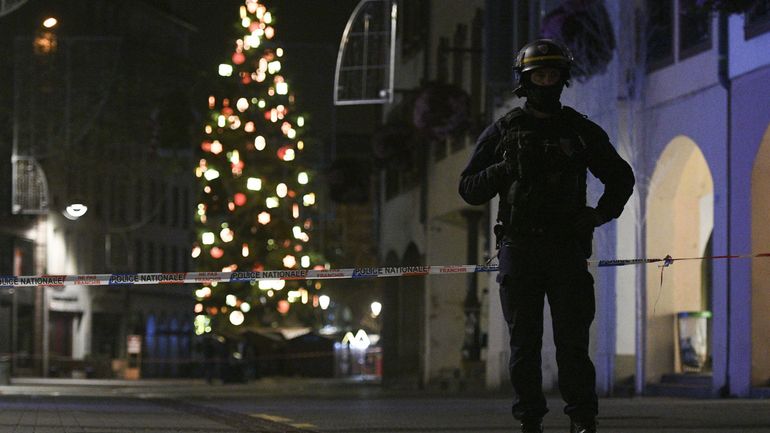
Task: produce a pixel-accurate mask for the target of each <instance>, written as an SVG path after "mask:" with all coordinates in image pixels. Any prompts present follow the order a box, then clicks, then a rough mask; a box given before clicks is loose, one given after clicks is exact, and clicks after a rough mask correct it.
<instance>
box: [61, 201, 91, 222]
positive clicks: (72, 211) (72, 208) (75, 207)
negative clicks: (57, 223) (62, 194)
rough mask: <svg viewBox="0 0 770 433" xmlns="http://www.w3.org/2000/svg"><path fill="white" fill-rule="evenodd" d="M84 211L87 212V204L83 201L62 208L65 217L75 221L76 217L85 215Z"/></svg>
mask: <svg viewBox="0 0 770 433" xmlns="http://www.w3.org/2000/svg"><path fill="white" fill-rule="evenodd" d="M86 212H88V206H86V205H85V204H83V203H80V202H76V203H72V204H70V205H69V206H67V207H66V208H64V212H62V213H63V214H64V216H65V217H66V218H67V219H69V220H72V221H75V220H76V219H78V218H80V217H82V216H83V215H85V214H86Z"/></svg>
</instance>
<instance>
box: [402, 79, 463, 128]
mask: <svg viewBox="0 0 770 433" xmlns="http://www.w3.org/2000/svg"><path fill="white" fill-rule="evenodd" d="M412 121H413V123H414V126H415V127H417V129H419V130H420V131H421V132H422V133H424V134H425V135H426V136H427V137H428V138H429V139H431V140H445V139H447V138H449V137H450V136H452V135H457V134H461V133H464V132H465V131H467V130H468V128H469V127H470V97H469V96H468V94H467V93H466V92H465V91H464V90H463V89H461V88H460V87H458V86H455V85H452V84H446V83H430V84H427V85H426V86H424V87H423V89H422V90H421V91H420V93H419V94H418V96H417V98H416V99H415V101H414V112H413V119H412Z"/></svg>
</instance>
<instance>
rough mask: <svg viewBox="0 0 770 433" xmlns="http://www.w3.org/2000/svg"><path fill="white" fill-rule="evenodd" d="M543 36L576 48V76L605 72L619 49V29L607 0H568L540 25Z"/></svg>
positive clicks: (573, 53)
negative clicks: (613, 23)
mask: <svg viewBox="0 0 770 433" xmlns="http://www.w3.org/2000/svg"><path fill="white" fill-rule="evenodd" d="M540 29H541V30H540V36H541V37H543V38H548V39H555V40H558V41H561V42H563V43H564V44H565V45H567V47H569V49H570V50H571V51H572V55H573V56H574V57H575V64H574V66H573V68H572V77H573V78H575V79H576V80H578V81H584V80H587V79H588V78H590V77H592V76H594V75H599V74H603V73H604V72H606V70H607V65H609V63H610V61H611V60H612V56H613V52H614V51H615V32H614V30H613V28H612V22H611V21H610V17H609V14H608V13H607V9H606V8H605V7H604V1H603V0H565V1H563V2H562V3H561V5H559V6H558V7H556V8H555V9H553V10H552V11H550V12H549V13H548V14H547V15H546V16H545V17H544V18H543V21H542V23H541V25H540Z"/></svg>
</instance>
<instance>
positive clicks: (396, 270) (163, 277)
mask: <svg viewBox="0 0 770 433" xmlns="http://www.w3.org/2000/svg"><path fill="white" fill-rule="evenodd" d="M756 257H770V253H761V254H741V255H722V256H706V257H681V258H672V257H671V256H666V257H664V258H646V259H614V260H588V261H587V263H588V264H589V265H595V266H598V267H615V266H629V265H641V264H650V263H663V265H661V266H662V267H668V266H670V265H671V264H673V263H674V262H677V261H684V260H716V259H744V258H756ZM496 271H497V265H446V266H385V267H367V268H346V269H283V270H274V271H235V272H168V273H136V274H132V273H122V274H79V275H37V276H16V275H10V276H0V288H13V287H34V286H46V287H64V286H133V285H155V284H210V283H240V282H243V283H254V282H259V281H266V280H339V279H364V278H385V277H411V276H425V275H452V274H455V275H456V274H471V273H480V272H496Z"/></svg>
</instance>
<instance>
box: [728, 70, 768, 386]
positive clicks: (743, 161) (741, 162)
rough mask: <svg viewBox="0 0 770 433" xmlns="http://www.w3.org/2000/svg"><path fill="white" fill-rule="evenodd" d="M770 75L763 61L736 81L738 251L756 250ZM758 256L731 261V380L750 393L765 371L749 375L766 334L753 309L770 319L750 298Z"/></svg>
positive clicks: (734, 223) (734, 229)
mask: <svg viewBox="0 0 770 433" xmlns="http://www.w3.org/2000/svg"><path fill="white" fill-rule="evenodd" d="M768 80H770V68H768V66H764V67H761V68H757V69H754V70H753V71H751V72H748V73H746V74H744V75H742V76H739V77H737V78H735V79H734V81H733V87H732V89H733V96H732V97H733V110H732V124H733V127H732V137H731V139H732V149H733V156H732V158H731V165H732V173H734V175H733V176H732V177H731V188H730V191H731V203H732V218H731V223H730V230H731V251H732V252H733V253H734V254H735V253H743V252H746V251H753V248H752V247H753V243H752V232H751V230H752V224H753V225H756V224H758V221H757V220H754V221H752V184H751V173H752V171H753V169H754V167H755V166H757V165H759V164H762V162H760V161H758V160H757V158H759V157H760V156H761V155H763V153H761V152H760V150H759V149H760V148H759V146H760V144H762V143H763V140H764V137H765V134H766V133H767V129H768V126H770V109H768V105H767V101H768V100H770V99H768V98H770V89H768V86H767V83H768ZM765 220H766V216H765ZM765 249H766V248H765ZM756 252H760V251H756ZM759 260H763V259H755V260H735V261H733V262H732V265H731V285H732V289H733V294H732V299H731V301H730V305H731V307H732V310H731V323H730V325H731V327H730V354H731V355H730V356H731V363H730V373H731V378H732V381H733V383H732V384H731V385H732V386H734V387H735V392H736V393H738V394H739V395H747V394H748V393H749V389H750V387H751V386H752V385H754V386H758V385H759V384H760V380H761V379H760V378H761V374H760V372H759V371H756V370H755V371H754V374H753V376H754V377H755V380H754V381H753V382H754V383H752V381H751V379H750V373H749V372H750V371H751V368H752V367H751V362H752V356H751V355H750V354H751V353H752V351H757V350H759V351H762V350H766V349H764V348H763V347H762V345H761V344H755V345H753V347H752V338H756V339H761V338H763V336H762V334H757V335H754V336H752V333H751V329H752V328H751V327H752V325H751V322H752V311H754V312H755V314H756V313H759V314H757V315H755V316H754V317H753V320H754V321H755V323H757V325H755V326H760V325H759V321H764V323H766V320H767V319H766V314H764V313H763V312H762V306H761V305H762V304H758V305H756V307H757V308H756V309H752V304H753V302H754V301H755V299H753V298H752V289H751V288H752V268H753V267H754V266H766V265H762V264H760V262H759ZM765 260H766V259H765ZM757 289H759V287H756V288H755V290H757ZM756 301H757V302H763V298H762V297H759V298H758V299H756ZM765 306H766V304H765ZM758 310H759V311H758ZM765 311H766V310H765ZM765 326H766V325H765ZM759 329H762V328H756V329H755V331H756V330H759ZM760 359H761V355H760V357H757V358H755V360H756V361H758V362H759V360H760ZM765 363H766V361H765V362H762V364H765ZM758 365H761V364H758ZM764 367H765V368H767V365H766V364H765V366H764ZM765 376H767V374H765Z"/></svg>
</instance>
